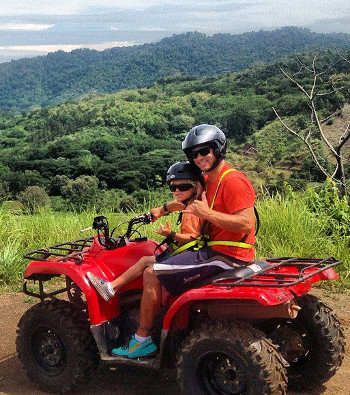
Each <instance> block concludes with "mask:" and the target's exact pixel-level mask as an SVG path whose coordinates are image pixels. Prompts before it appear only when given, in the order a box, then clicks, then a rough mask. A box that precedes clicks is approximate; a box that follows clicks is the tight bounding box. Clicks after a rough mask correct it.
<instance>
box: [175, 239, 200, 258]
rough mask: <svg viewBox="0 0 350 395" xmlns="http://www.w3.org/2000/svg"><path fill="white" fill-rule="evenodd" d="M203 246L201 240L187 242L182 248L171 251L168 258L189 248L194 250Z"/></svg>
mask: <svg viewBox="0 0 350 395" xmlns="http://www.w3.org/2000/svg"><path fill="white" fill-rule="evenodd" d="M204 245H205V241H204V240H202V239H196V240H192V241H189V242H188V243H186V244H184V245H183V246H181V247H178V248H176V250H175V251H173V252H172V253H171V254H170V256H174V255H176V254H178V253H179V252H182V251H185V250H188V249H189V248H191V247H196V249H199V248H201V247H203V246H204Z"/></svg>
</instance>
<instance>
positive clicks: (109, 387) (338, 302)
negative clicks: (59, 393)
mask: <svg viewBox="0 0 350 395" xmlns="http://www.w3.org/2000/svg"><path fill="white" fill-rule="evenodd" d="M313 293H314V294H316V295H317V296H319V297H320V298H321V299H322V300H323V301H324V302H325V303H327V304H328V305H329V306H330V307H332V308H333V309H334V310H335V312H336V313H337V315H338V317H339V318H340V320H341V322H342V324H343V327H344V329H345V333H346V336H347V338H349V337H350V309H349V301H350V293H342V294H333V293H329V292H325V291H322V290H319V289H316V290H315V291H314V292H313ZM25 300H26V296H25V295H22V294H18V293H17V294H15V293H13V294H11V293H3V294H0V328H1V341H0V394H27V395H29V394H30V395H36V394H43V392H41V391H38V390H36V389H35V387H34V386H33V384H32V383H31V382H30V381H29V380H28V379H27V377H26V375H25V374H24V372H23V371H22V368H21V365H20V363H19V361H18V359H17V356H16V350H15V338H16V326H17V323H18V320H19V318H20V317H21V315H22V314H23V313H24V312H25V311H26V310H27V309H28V308H29V307H30V306H31V304H30V303H25V302H24V301H25ZM348 343H349V342H348ZM349 377H350V355H349V345H347V347H346V356H345V359H344V361H343V364H342V366H341V367H340V369H339V371H338V372H337V373H336V375H335V376H334V377H333V378H332V379H331V380H330V381H329V382H328V383H327V384H326V385H325V386H324V388H323V389H322V390H321V392H318V394H319V393H323V394H326V395H347V394H349V392H350V382H349ZM79 393H80V394H95V393H103V394H116V393H117V394H118V395H129V394H140V395H143V394H144V395H146V394H152V395H153V394H154V395H158V394H159V395H160V394H167V393H171V394H172V395H178V394H179V389H178V386H177V382H176V378H175V374H174V372H172V371H167V372H163V373H157V372H152V371H148V370H147V371H145V370H141V369H136V368H133V369H131V368H127V367H120V368H118V369H117V370H115V371H110V370H109V369H108V368H107V367H105V366H101V367H100V369H99V370H98V372H97V373H96V375H95V376H94V378H93V379H92V380H91V381H90V382H89V383H88V384H87V385H86V386H85V387H84V388H82V390H81V391H80V392H79ZM299 394H300V393H299ZM309 394H310V393H309ZM289 395H292V393H290V394H289Z"/></svg>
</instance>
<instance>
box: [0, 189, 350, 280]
mask: <svg viewBox="0 0 350 395" xmlns="http://www.w3.org/2000/svg"><path fill="white" fill-rule="evenodd" d="M257 207H258V211H259V216H260V222H261V225H260V230H259V234H258V237H257V254H256V257H257V259H260V258H264V257H271V256H274V257H276V256H299V257H301V256H306V257H319V258H323V257H329V256H334V257H335V258H337V259H341V260H343V262H344V263H343V265H341V266H338V269H337V271H338V272H340V276H341V279H340V281H338V282H337V283H338V284H339V285H340V286H343V287H347V284H348V277H349V274H350V266H349V265H350V250H349V241H350V238H349V236H344V235H343V236H341V235H339V234H337V233H335V232H334V233H332V234H328V233H329V218H328V217H327V216H325V215H320V214H318V215H316V213H315V212H313V211H311V210H310V209H309V208H308V205H307V203H306V201H305V200H304V199H303V198H302V196H299V197H296V196H294V197H292V198H288V197H282V196H280V195H277V196H276V197H270V196H265V197H261V198H259V200H258V202H257ZM144 208H145V210H141V212H142V211H147V210H149V205H148V203H147V204H145V207H144ZM136 214H139V213H136V212H130V213H128V214H125V213H104V215H106V217H107V218H108V220H109V222H110V227H111V228H113V227H114V226H115V225H116V224H118V223H121V222H124V221H126V220H127V219H129V218H131V217H132V216H134V215H136ZM95 215H97V214H96V213H95V212H94V211H86V212H83V213H75V212H70V213H63V212H52V211H50V210H43V211H41V212H39V213H37V214H34V215H18V214H13V213H11V212H10V211H7V210H4V209H0V285H1V286H2V287H4V286H6V285H8V284H12V286H14V287H16V286H17V285H18V284H19V282H20V280H21V279H22V275H23V271H24V269H25V267H26V264H27V263H28V261H27V260H25V259H24V258H23V254H24V253H25V252H28V251H30V250H34V249H36V248H39V247H43V246H47V245H51V244H57V243H59V242H64V241H67V240H74V239H79V238H82V237H88V236H90V235H93V234H94V231H89V232H86V233H84V234H82V233H81V232H80V229H83V228H86V227H88V226H90V225H91V223H92V220H93V217H94V216H95ZM98 215H100V214H98ZM167 219H169V220H170V222H171V224H172V226H173V227H175V226H176V225H175V223H176V219H177V215H176V214H173V215H171V216H169V217H167ZM156 228H157V225H156V224H151V225H148V226H144V227H143V228H142V234H143V235H146V236H148V237H149V238H153V239H157V240H158V241H160V240H161V237H160V236H158V235H156V234H155V233H154V232H153V229H156ZM123 231H125V226H121V228H120V231H116V234H119V233H122V232H123Z"/></svg>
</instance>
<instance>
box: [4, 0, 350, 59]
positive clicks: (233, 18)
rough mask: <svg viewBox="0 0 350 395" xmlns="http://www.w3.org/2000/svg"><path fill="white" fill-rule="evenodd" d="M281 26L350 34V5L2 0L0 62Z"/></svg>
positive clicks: (290, 0) (334, 1) (343, 0)
mask: <svg viewBox="0 0 350 395" xmlns="http://www.w3.org/2000/svg"><path fill="white" fill-rule="evenodd" d="M283 26H297V27H306V28H309V29H310V30H311V31H314V32H316V33H348V34H350V0H231V1H230V0H211V1H209V0H31V1H28V0H1V8H0V62H7V61H10V60H11V59H18V58H22V57H32V56H37V55H46V54H47V53H49V52H54V51H58V50H63V51H67V52H69V51H72V50H74V49H78V48H91V49H96V50H104V49H107V48H111V47H118V46H129V45H138V44H144V43H147V42H156V41H159V40H161V39H162V38H164V37H169V36H172V35H173V34H180V33H185V32H193V31H198V32H201V33H205V34H207V35H213V34H215V33H231V34H241V33H245V32H252V31H258V30H274V29H278V28H281V27H283Z"/></svg>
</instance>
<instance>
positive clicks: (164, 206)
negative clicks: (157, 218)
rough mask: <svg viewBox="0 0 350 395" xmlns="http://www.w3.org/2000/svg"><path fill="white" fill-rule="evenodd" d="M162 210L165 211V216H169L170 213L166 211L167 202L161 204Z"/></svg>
mask: <svg viewBox="0 0 350 395" xmlns="http://www.w3.org/2000/svg"><path fill="white" fill-rule="evenodd" d="M163 210H164V211H165V215H168V214H170V211H169V210H168V205H167V202H165V203H164V204H163Z"/></svg>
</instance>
